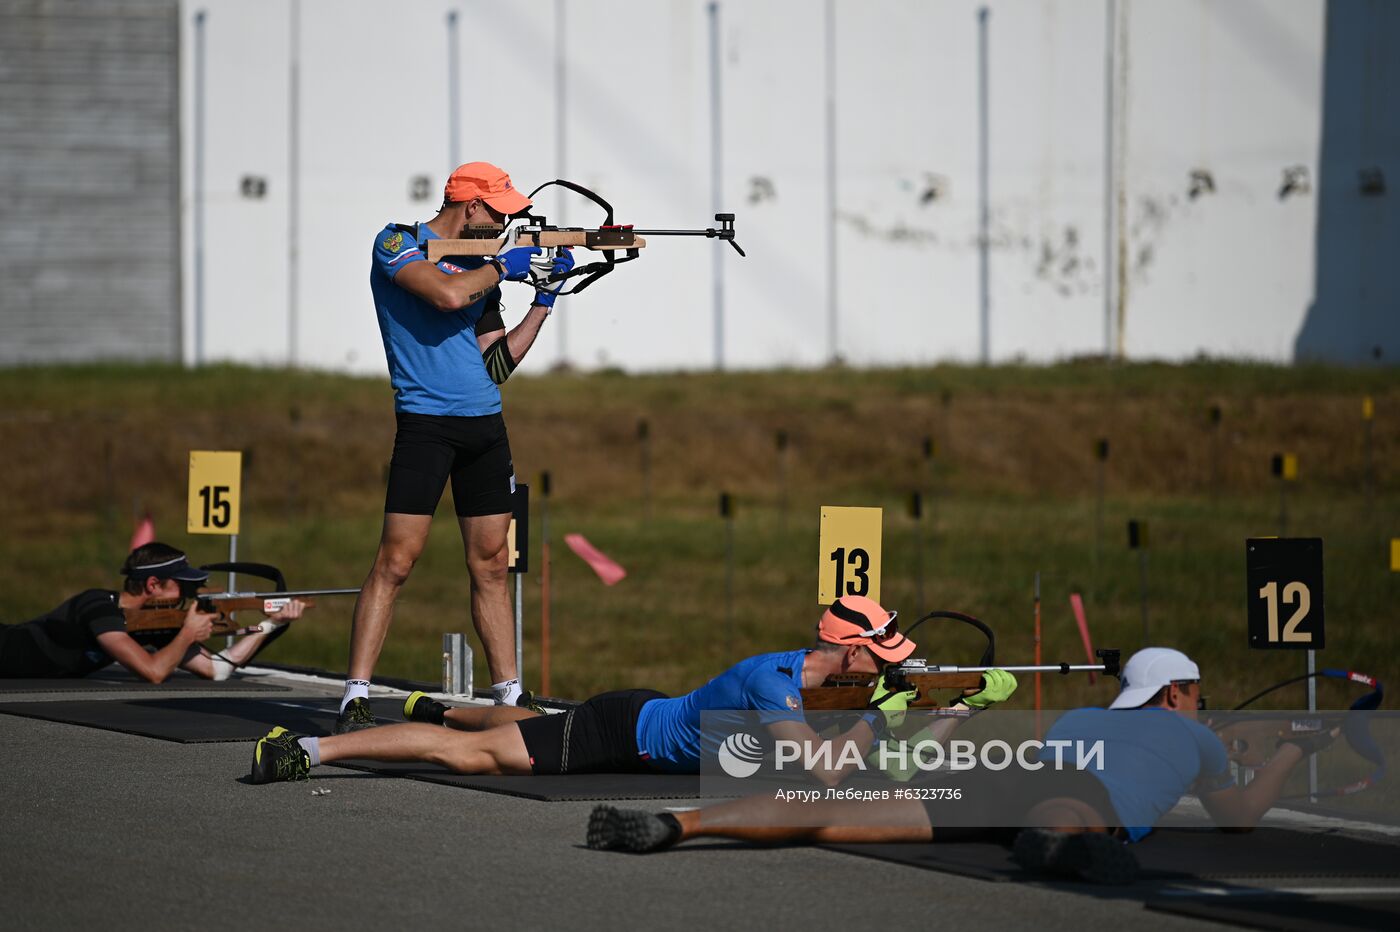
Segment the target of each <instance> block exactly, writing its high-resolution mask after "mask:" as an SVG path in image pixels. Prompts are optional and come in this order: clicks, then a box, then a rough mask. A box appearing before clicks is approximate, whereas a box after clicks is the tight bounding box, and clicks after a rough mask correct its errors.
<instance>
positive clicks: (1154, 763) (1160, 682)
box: [587, 647, 1338, 883]
mask: <svg viewBox="0 0 1400 932" xmlns="http://www.w3.org/2000/svg"><path fill="white" fill-rule="evenodd" d="M991 672H992V673H1001V674H1003V675H1008V676H1009V674H1007V673H1006V671H991ZM989 679H990V677H989ZM1121 680H1122V683H1121V690H1120V692H1119V694H1118V696H1117V698H1116V699H1114V701H1113V703H1112V704H1111V705H1110V706H1109V708H1107V709H1092V708H1089V709H1076V710H1073V711H1071V712H1068V713H1066V714H1065V715H1064V716H1062V717H1061V718H1060V719H1058V720H1057V721H1056V722H1055V724H1054V725H1053V726H1052V727H1051V728H1050V730H1049V732H1048V733H1047V734H1046V735H1045V745H1046V749H1047V750H1046V751H1043V752H1042V756H1041V758H1040V760H1041V761H1042V762H1045V761H1049V760H1050V757H1048V756H1046V754H1047V753H1048V748H1049V747H1050V745H1051V743H1052V742H1064V743H1065V744H1075V743H1076V742H1084V741H1102V742H1103V745H1104V747H1105V749H1106V750H1105V752H1104V753H1103V755H1102V758H1101V760H1102V762H1103V763H1102V766H1100V767H1097V768H1094V769H1077V768H1071V769H1069V770H1068V771H1064V772H1058V771H1051V770H1049V769H1044V768H1036V769H1030V768H1028V769H1027V770H1028V772H1026V773H1023V774H1020V782H1019V783H1017V782H1015V780H1010V781H1008V780H1006V779H999V775H998V774H995V773H993V774H984V775H980V776H977V777H976V778H975V779H976V780H977V781H978V783H977V784H976V785H978V786H981V787H989V788H990V789H989V790H988V794H989V796H990V797H991V802H992V803H993V804H995V805H997V806H999V807H1000V809H1001V812H1000V813H999V815H998V818H999V821H997V822H996V825H999V826H1008V827H1009V826H1012V825H1013V824H1015V825H1016V826H1017V827H1016V828H996V827H987V828H963V827H959V826H943V827H940V825H939V822H940V821H941V820H940V816H941V815H944V814H946V813H947V811H948V810H947V808H946V807H947V805H948V803H947V802H946V801H944V799H942V798H936V797H928V796H923V797H915V796H914V795H913V794H910V796H908V797H906V798H900V797H899V796H895V797H894V798H892V799H888V800H880V801H870V802H852V801H849V800H842V799H834V800H819V801H817V802H815V803H811V804H808V806H807V809H806V811H805V812H804V813H803V823H804V824H802V825H790V824H784V822H783V819H782V814H781V813H779V812H776V811H775V807H779V806H782V805H783V803H782V802H781V801H775V800H774V799H773V798H772V797H771V796H770V795H762V796H750V797H748V798H745V799H740V800H737V801H735V802H729V803H720V804H718V805H714V806H707V807H705V808H703V809H699V810H693V811H689V812H677V813H674V814H672V813H659V814H654V813H649V812H645V811H641V810H626V809H616V808H613V807H611V806H599V807H598V808H597V809H595V810H594V812H593V815H592V817H591V819H590V822H589V827H588V837H587V841H588V845H589V847H592V848H602V849H616V850H625V851H633V852H638V853H641V852H648V851H658V850H661V849H664V848H668V847H670V846H672V845H674V844H676V843H678V842H681V841H685V840H688V839H691V838H697V837H701V836H714V837H723V838H735V839H740V840H744V841H751V842H760V843H765V844H774V843H785V844H849V843H862V842H870V843H877V842H878V843H892V842H923V843H927V842H939V841H942V842H949V841H955V842H964V841H995V842H1001V843H1010V844H1012V845H1013V846H1014V851H1013V856H1014V858H1015V860H1016V861H1017V862H1018V863H1020V864H1021V865H1022V866H1023V867H1026V868H1027V869H1029V870H1031V871H1033V872H1042V873H1050V874H1058V875H1061V876H1071V877H1076V878H1080V879H1085V880H1089V881H1092V882H1097V883H1127V882H1130V881H1131V880H1132V879H1133V878H1134V877H1135V876H1136V873H1137V861H1136V858H1135V856H1134V855H1133V854H1132V853H1131V851H1130V848H1129V845H1128V844H1127V843H1128V842H1133V841H1137V840H1139V839H1141V838H1143V837H1145V836H1146V835H1147V834H1148V833H1149V832H1150V831H1151V830H1152V826H1153V825H1154V824H1155V823H1156V822H1157V820H1158V819H1159V818H1160V817H1161V816H1162V815H1164V814H1165V813H1166V812H1168V811H1169V810H1171V809H1172V808H1173V807H1174V806H1175V805H1176V804H1177V802H1178V801H1179V800H1180V799H1181V797H1182V796H1184V795H1186V794H1187V793H1194V794H1195V795H1196V796H1197V797H1198V798H1199V799H1200V801H1201V804H1202V806H1203V807H1204V808H1205V810H1206V812H1207V813H1208V814H1209V815H1210V816H1211V818H1212V819H1213V821H1214V822H1215V823H1216V824H1217V825H1218V826H1221V827H1224V828H1227V829H1235V830H1240V829H1248V828H1250V827H1253V826H1254V825H1256V824H1257V823H1258V821H1259V820H1260V818H1262V817H1263V815H1264V813H1266V812H1267V811H1268V810H1269V809H1270V808H1271V807H1272V806H1273V804H1274V803H1275V802H1276V801H1277V800H1278V798H1279V796H1280V795H1281V793H1282V791H1283V786H1284V781H1285V779H1286V778H1287V777H1288V775H1289V773H1290V772H1291V771H1292V770H1293V768H1294V767H1295V766H1296V765H1297V764H1298V763H1299V762H1300V761H1302V760H1304V759H1306V758H1307V757H1308V756H1309V755H1311V754H1314V753H1316V752H1317V751H1320V750H1321V749H1322V748H1324V747H1326V746H1327V745H1328V744H1330V743H1331V741H1332V740H1333V739H1334V738H1335V737H1336V736H1337V734H1338V730H1337V729H1332V730H1326V729H1323V730H1318V731H1312V732H1308V733H1303V734H1296V735H1284V736H1282V737H1281V738H1280V739H1279V741H1278V744H1277V748H1276V750H1275V751H1274V753H1273V755H1272V757H1270V758H1269V759H1268V761H1267V763H1265V764H1264V765H1263V766H1262V767H1260V768H1259V769H1258V770H1256V771H1255V777H1254V779H1253V780H1252V781H1251V782H1250V783H1249V784H1248V785H1247V786H1239V785H1238V784H1236V782H1235V779H1234V777H1233V775H1232V774H1231V772H1230V769H1229V757H1228V754H1227V751H1226V748H1225V746H1224V745H1223V744H1222V743H1221V739H1220V738H1219V737H1218V736H1217V735H1216V734H1215V733H1214V732H1213V731H1211V730H1210V728H1208V727H1206V725H1204V724H1202V723H1201V722H1199V721H1197V712H1198V710H1199V708H1200V706H1201V685H1200V682H1201V673H1200V669H1199V668H1198V667H1197V666H1196V664H1195V662H1193V661H1192V660H1191V659H1190V658H1189V657H1187V656H1186V655H1185V654H1183V653H1181V652H1180V651H1177V650H1172V649H1170V648H1165V647H1149V648H1145V649H1143V650H1140V651H1138V652H1137V653H1136V654H1134V655H1133V656H1132V657H1131V658H1129V660H1128V662H1127V664H1126V665H1125V666H1124V667H1123V673H1122V677H1121ZM1013 688H1014V687H1013ZM974 699H975V697H974ZM964 702H969V700H966V699H965V700H964ZM971 704H973V705H976V704H977V703H976V702H975V701H972V702H971ZM813 807H826V808H827V811H826V812H818V811H816V810H815V809H814V808H813ZM940 807H944V808H942V809H941V810H940Z"/></svg>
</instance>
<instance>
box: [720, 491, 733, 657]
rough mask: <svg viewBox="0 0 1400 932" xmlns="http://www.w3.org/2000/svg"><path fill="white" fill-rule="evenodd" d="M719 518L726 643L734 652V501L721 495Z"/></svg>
mask: <svg viewBox="0 0 1400 932" xmlns="http://www.w3.org/2000/svg"><path fill="white" fill-rule="evenodd" d="M719 516H720V517H721V518H723V519H724V642H725V647H726V649H727V651H728V653H729V654H731V655H732V654H733V652H734V501H733V499H731V498H730V496H729V493H728V492H721V493H719Z"/></svg>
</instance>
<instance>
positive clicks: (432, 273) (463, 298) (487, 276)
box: [394, 260, 501, 313]
mask: <svg viewBox="0 0 1400 932" xmlns="http://www.w3.org/2000/svg"><path fill="white" fill-rule="evenodd" d="M500 282H501V272H500V270H499V269H498V268H497V267H496V266H495V265H492V264H491V263H489V262H488V263H487V264H486V265H483V266H482V267H481V268H479V269H472V270H471V271H468V272H457V273H455V274H448V273H447V272H444V271H443V270H442V269H440V268H438V267H437V266H436V265H434V264H433V263H431V262H428V261H427V260H424V261H421V262H409V263H408V264H407V265H405V266H404V267H403V268H401V269H399V271H398V273H397V274H396V275H395V276H394V284H395V285H398V286H399V287H400V288H403V289H404V290H405V291H408V292H411V293H412V294H415V295H417V296H418V297H420V298H422V299H423V300H424V301H427V302H428V303H429V304H431V305H432V306H433V307H435V308H437V309H438V310H439V311H443V312H444V313H448V312H451V311H458V310H461V309H462V308H464V307H466V306H467V305H469V304H475V303H476V302H478V301H480V300H481V299H482V298H484V297H486V295H487V294H488V293H489V292H490V291H491V289H492V288H495V287H496V286H497V285H498V284H500Z"/></svg>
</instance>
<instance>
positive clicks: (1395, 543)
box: [1390, 537, 1400, 573]
mask: <svg viewBox="0 0 1400 932" xmlns="http://www.w3.org/2000/svg"><path fill="white" fill-rule="evenodd" d="M1390 571H1391V572H1392V573H1400V537H1392V538H1391V539H1390Z"/></svg>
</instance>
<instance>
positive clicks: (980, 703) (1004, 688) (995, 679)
mask: <svg viewBox="0 0 1400 932" xmlns="http://www.w3.org/2000/svg"><path fill="white" fill-rule="evenodd" d="M982 682H983V683H985V684H986V685H984V686H983V687H982V691H981V692H977V693H973V694H972V695H971V696H963V697H962V702H963V705H965V706H967V707H968V708H969V709H977V710H979V711H980V710H982V709H985V708H988V707H989V706H992V705H995V704H996V703H998V702H1005V701H1006V700H1008V699H1010V698H1011V694H1012V693H1014V692H1015V691H1016V677H1014V676H1012V675H1011V674H1010V673H1007V672H1006V671H1005V670H988V671H987V672H986V673H984V674H982Z"/></svg>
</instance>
